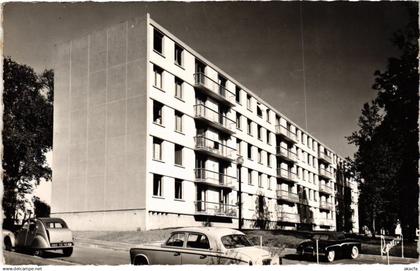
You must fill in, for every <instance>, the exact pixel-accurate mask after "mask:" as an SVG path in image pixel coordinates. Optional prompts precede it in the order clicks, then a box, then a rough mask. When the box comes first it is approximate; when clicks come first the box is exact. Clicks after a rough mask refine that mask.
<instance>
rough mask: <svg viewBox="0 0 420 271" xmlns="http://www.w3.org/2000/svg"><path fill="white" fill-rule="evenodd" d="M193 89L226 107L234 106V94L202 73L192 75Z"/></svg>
mask: <svg viewBox="0 0 420 271" xmlns="http://www.w3.org/2000/svg"><path fill="white" fill-rule="evenodd" d="M194 87H195V88H196V89H198V90H201V91H202V92H203V93H205V94H206V95H208V96H211V97H212V98H214V99H216V100H218V101H220V102H222V103H224V104H226V105H228V106H234V105H235V94H234V93H232V92H230V91H229V90H228V89H227V88H226V87H224V86H222V85H220V84H218V83H217V82H215V81H214V80H213V79H210V78H209V77H208V76H206V75H205V74H204V73H194Z"/></svg>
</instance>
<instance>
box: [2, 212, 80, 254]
mask: <svg viewBox="0 0 420 271" xmlns="http://www.w3.org/2000/svg"><path fill="white" fill-rule="evenodd" d="M8 237H9V238H10V240H11V244H12V246H11V248H12V247H14V248H15V249H16V250H23V251H29V252H31V253H33V254H35V255H39V256H42V254H43V253H44V252H45V251H47V250H62V251H63V254H64V256H71V254H72V253H73V245H74V243H73V234H72V232H71V230H70V229H69V228H68V227H67V224H66V222H64V220H62V219H61V218H49V217H48V218H31V219H28V220H26V221H25V222H24V223H23V226H22V227H21V228H20V229H19V230H17V231H16V232H15V233H14V236H13V238H14V240H13V239H12V236H11V235H9V236H8ZM4 242H6V239H5V241H4Z"/></svg>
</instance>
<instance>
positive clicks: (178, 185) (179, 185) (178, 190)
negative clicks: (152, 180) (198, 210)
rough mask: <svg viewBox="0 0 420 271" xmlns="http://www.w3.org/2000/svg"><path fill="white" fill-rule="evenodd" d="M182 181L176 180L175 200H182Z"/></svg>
mask: <svg viewBox="0 0 420 271" xmlns="http://www.w3.org/2000/svg"><path fill="white" fill-rule="evenodd" d="M182 194H183V193H182V180H181V179H175V199H182V198H183V197H182Z"/></svg>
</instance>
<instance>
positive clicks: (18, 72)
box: [2, 57, 54, 227]
mask: <svg viewBox="0 0 420 271" xmlns="http://www.w3.org/2000/svg"><path fill="white" fill-rule="evenodd" d="M3 79H4V92H3V104H4V113H3V134H2V136H3V137H2V138H3V148H4V152H3V160H2V165H3V170H4V175H3V186H4V195H3V202H2V206H3V210H4V215H5V221H4V225H5V227H8V226H9V227H12V226H13V224H14V220H15V219H16V217H15V215H16V210H17V209H18V208H22V204H23V202H22V198H24V195H25V194H27V193H31V192H32V191H33V188H34V184H35V185H37V184H39V182H40V181H42V180H45V181H49V180H51V169H50V168H49V167H48V165H47V164H46V157H45V154H46V153H47V152H48V151H50V150H51V148H52V136H53V129H52V127H53V103H52V100H53V99H52V97H53V91H54V73H53V71H52V70H46V71H44V72H43V73H42V74H41V75H37V74H36V73H35V72H34V70H33V69H32V68H31V67H29V66H26V65H21V64H18V63H16V62H14V61H13V60H12V59H11V58H10V57H6V58H5V59H4V64H3Z"/></svg>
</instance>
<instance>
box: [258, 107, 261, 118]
mask: <svg viewBox="0 0 420 271" xmlns="http://www.w3.org/2000/svg"><path fill="white" fill-rule="evenodd" d="M257 116H258V117H260V118H262V110H261V108H260V106H257Z"/></svg>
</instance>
